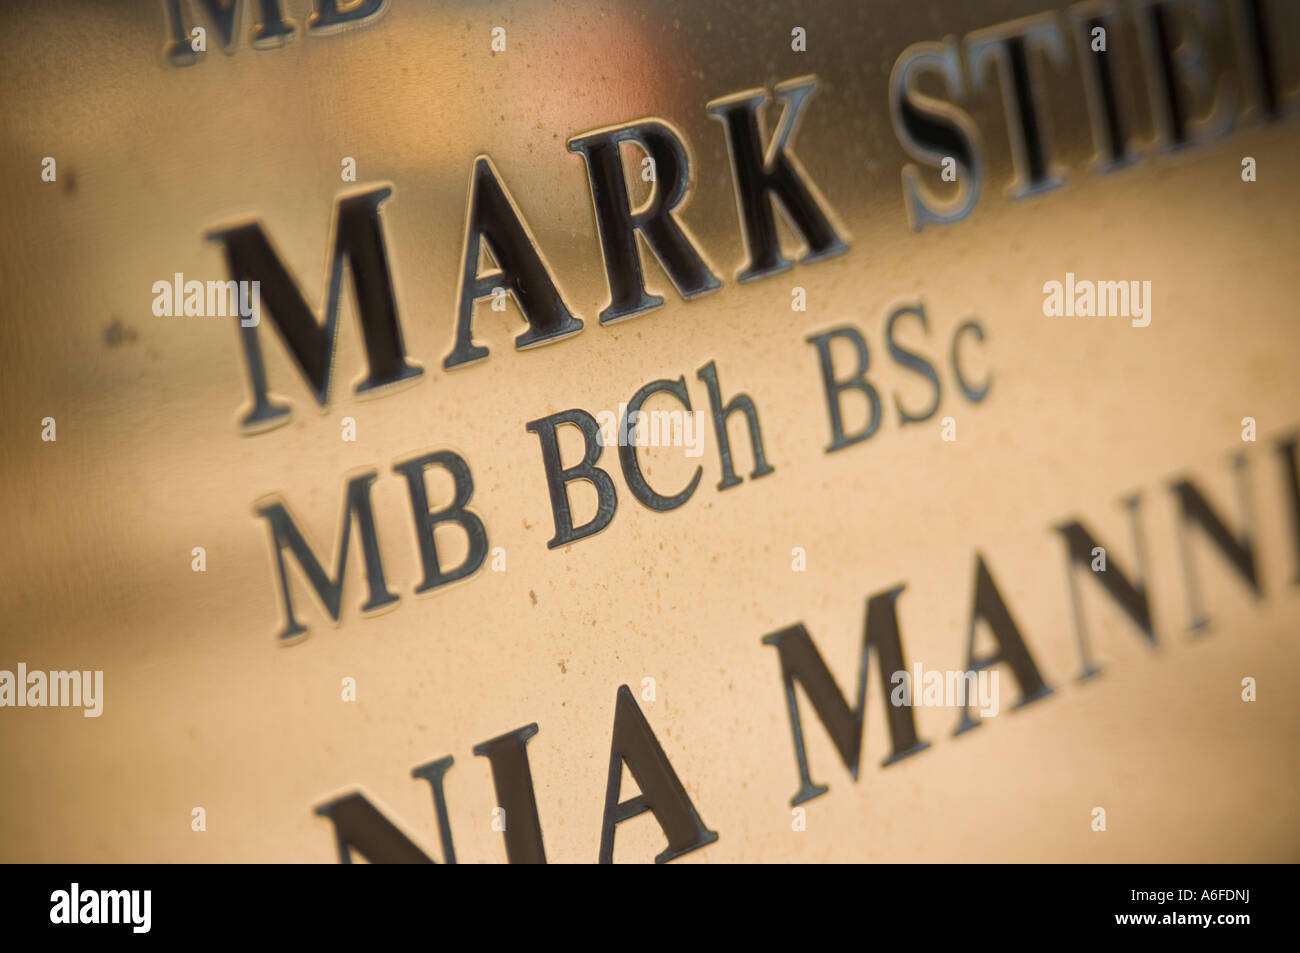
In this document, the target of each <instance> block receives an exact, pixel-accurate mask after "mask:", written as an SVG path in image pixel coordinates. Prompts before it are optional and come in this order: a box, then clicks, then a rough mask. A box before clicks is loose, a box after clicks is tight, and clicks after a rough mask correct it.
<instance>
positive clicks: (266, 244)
mask: <svg viewBox="0 0 1300 953" xmlns="http://www.w3.org/2000/svg"><path fill="white" fill-rule="evenodd" d="M391 194H392V189H390V188H388V187H381V188H376V189H371V190H369V191H366V192H361V193H358V194H355V195H350V196H343V197H341V198H340V199H339V200H338V202H337V204H336V205H335V209H334V222H333V225H332V232H333V236H332V237H333V241H332V250H331V252H330V260H329V264H328V270H327V275H326V289H325V314H324V318H323V320H322V319H321V318H318V317H317V315H316V314H315V313H313V311H312V309H311V308H310V307H309V306H308V304H307V302H306V301H305V300H304V299H303V296H302V292H301V291H300V290H299V289H298V285H297V283H296V282H295V281H294V279H293V277H292V276H291V275H290V274H289V270H288V269H287V268H286V267H285V266H284V263H283V262H282V261H281V260H280V257H279V255H277V254H276V252H275V249H274V248H272V246H271V242H270V240H269V239H268V238H267V237H266V233H265V232H264V231H263V230H262V226H261V224H260V223H258V222H248V223H245V224H242V225H235V226H232V227H230V228H222V229H217V230H214V231H211V232H209V233H208V234H207V236H206V237H207V239H208V240H209V241H212V242H217V243H218V244H221V245H223V246H224V247H225V253H226V265H227V267H228V268H229V271H230V277H231V278H232V279H234V280H235V281H250V282H251V281H258V282H261V308H262V310H264V311H267V312H269V314H270V317H271V323H272V324H273V325H274V326H275V330H276V331H277V332H278V333H279V335H280V339H281V341H283V343H284V345H285V348H286V349H287V350H288V352H289V356H290V357H291V358H293V361H294V363H295V364H296V365H297V366H298V370H299V371H300V372H301V373H302V376H303V378H304V379H305V380H306V382H307V384H308V386H309V387H310V389H311V392H312V396H313V397H315V398H316V402H317V403H318V404H320V406H322V407H324V406H325V405H326V403H327V402H328V399H329V387H330V371H331V368H332V367H333V364H334V342H335V330H336V328H337V324H338V313H339V296H340V293H341V292H342V289H343V263H344V260H345V259H346V260H347V263H348V264H349V265H350V266H351V269H352V287H353V290H354V292H355V295H356V306H357V311H358V313H359V315H360V318H361V330H362V334H363V337H364V341H365V348H366V360H367V362H368V364H369V370H370V373H369V376H368V377H367V378H366V379H365V380H364V381H362V382H361V383H360V384H359V385H358V386H357V393H361V392H363V391H368V390H373V389H375V388H377V387H384V386H387V385H390V384H395V383H397V382H399V381H407V380H413V379H415V378H417V377H419V376H420V375H421V374H423V373H424V371H423V370H422V369H421V368H419V367H418V366H415V365H413V364H411V363H409V362H408V361H407V360H406V350H405V347H404V345H403V343H402V329H401V326H400V325H399V324H398V320H397V302H396V300H395V298H394V295H393V282H392V277H391V275H390V273H389V270H388V254H387V252H386V250H385V248H384V232H383V227H382V225H381V223H380V221H379V206H380V205H381V204H382V203H383V202H384V200H385V199H386V198H388V196H389V195H391ZM258 318H260V316H256V317H255V319H254V320H253V321H252V322H251V323H246V322H244V321H240V322H239V339H240V343H242V344H243V348H244V360H245V364H246V366H247V369H248V380H249V385H250V387H251V389H252V397H253V406H252V408H251V409H250V410H248V411H247V413H245V414H243V415H242V417H241V419H240V427H241V429H242V430H243V431H244V433H258V432H261V431H264V430H269V429H271V428H273V427H278V426H279V425H281V424H284V423H288V421H289V408H288V407H287V406H286V405H284V404H278V403H273V402H272V401H271V398H270V397H269V396H268V395H267V389H266V366H265V364H264V362H263V360H262V347H261V343H260V341H259V339H258V336H257V329H258V327H260V325H261V321H260V320H259V319H258Z"/></svg>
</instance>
